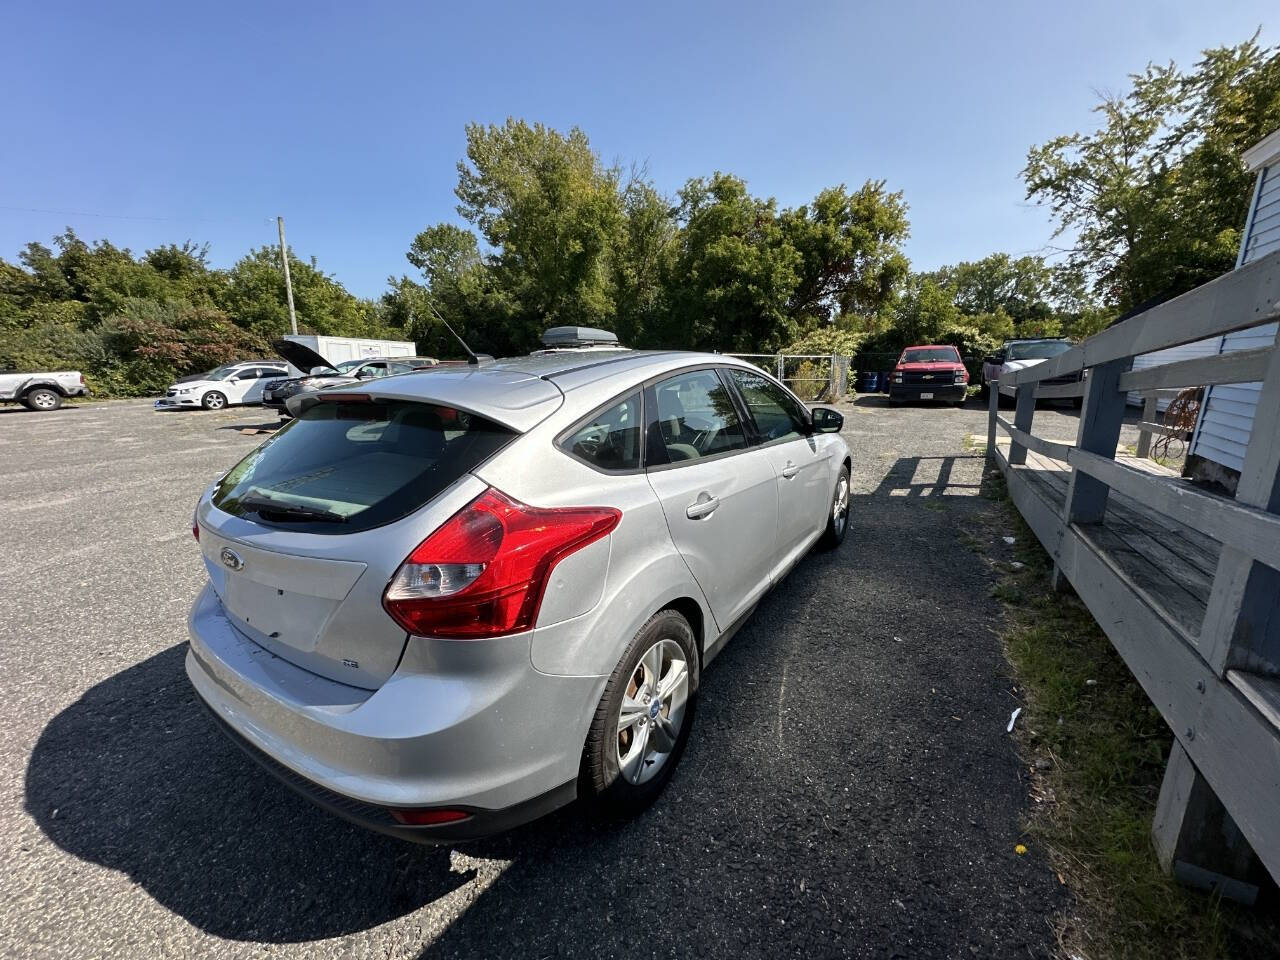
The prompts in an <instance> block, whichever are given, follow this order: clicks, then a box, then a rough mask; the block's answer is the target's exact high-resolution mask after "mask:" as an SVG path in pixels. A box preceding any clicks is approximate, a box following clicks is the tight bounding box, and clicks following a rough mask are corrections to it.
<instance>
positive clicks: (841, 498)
mask: <svg viewBox="0 0 1280 960" xmlns="http://www.w3.org/2000/svg"><path fill="white" fill-rule="evenodd" d="M831 521H832V523H833V524H835V528H836V533H837V534H842V533H844V526H845V524H846V523H848V522H849V478H848V477H845V476H841V477H840V483H839V484H837V486H836V497H835V500H833V501H832V503H831Z"/></svg>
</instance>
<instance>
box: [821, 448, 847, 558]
mask: <svg viewBox="0 0 1280 960" xmlns="http://www.w3.org/2000/svg"><path fill="white" fill-rule="evenodd" d="M842 495H843V498H844V512H843V514H840V513H837V510H836V505H837V502H838V501H839V500H840V498H841V496H842ZM848 532H849V468H848V467H847V466H844V465H843V464H842V465H841V467H840V476H839V477H837V478H836V488H835V489H834V490H833V491H831V509H830V510H829V511H828V512H827V529H825V530H823V531H822V536H821V537H819V538H818V544H817V546H818V549H819V550H834V549H835V548H836V547H838V546H840V544H842V543H844V538H845V534H847V533H848Z"/></svg>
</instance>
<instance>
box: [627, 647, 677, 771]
mask: <svg viewBox="0 0 1280 960" xmlns="http://www.w3.org/2000/svg"><path fill="white" fill-rule="evenodd" d="M688 700H689V663H688V661H687V660H686V659H685V653H684V648H683V647H681V646H680V644H678V643H677V642H676V641H674V640H659V641H658V642H657V643H655V644H654V645H653V646H651V647H650V648H649V649H648V650H646V651H645V653H644V655H643V656H642V657H641V658H640V662H639V663H637V664H636V667H635V669H634V670H633V671H632V672H631V677H630V678H629V679H628V681H627V686H626V690H625V691H624V692H623V696H622V706H621V708H619V710H618V769H619V770H620V771H621V773H622V776H623V778H624V779H625V780H626V781H627V782H628V783H632V784H639V783H644V782H645V781H647V780H650V779H652V778H653V777H655V776H657V774H658V772H659V771H660V770H661V769H662V767H663V765H664V764H665V763H666V762H667V759H668V758H669V757H670V756H671V751H672V750H674V749H675V747H676V744H677V742H678V741H679V738H680V730H681V727H682V726H683V724H684V714H685V706H686V704H687V703H688Z"/></svg>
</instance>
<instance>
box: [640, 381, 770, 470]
mask: <svg viewBox="0 0 1280 960" xmlns="http://www.w3.org/2000/svg"><path fill="white" fill-rule="evenodd" d="M649 389H650V391H651V396H652V401H653V413H652V414H651V415H648V420H649V455H650V462H651V463H654V464H662V463H681V462H684V461H688V460H699V459H702V458H704V457H713V456H716V455H717V454H721V453H728V452H729V451H731V450H741V449H743V448H744V447H746V445H747V440H746V434H744V433H743V430H742V423H741V421H740V420H739V419H738V410H737V407H735V406H734V403H733V398H732V397H731V396H730V395H729V390H728V388H727V387H726V386H725V385H724V384H723V383H722V382H721V380H720V377H719V376H718V375H717V374H716V372H715V371H714V370H695V371H694V372H692V373H682V374H680V375H679V376H675V377H672V378H671V379H669V380H663V381H662V382H661V383H659V384H657V385H656V386H654V387H650V388H649Z"/></svg>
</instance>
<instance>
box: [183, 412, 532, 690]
mask: <svg viewBox="0 0 1280 960" xmlns="http://www.w3.org/2000/svg"><path fill="white" fill-rule="evenodd" d="M517 435H518V434H517V433H516V432H515V431H512V430H510V429H508V428H506V427H503V426H501V425H499V424H496V423H493V422H492V421H488V420H485V419H484V418H481V417H479V416H470V415H464V414H462V413H460V411H458V410H457V409H456V408H450V407H444V406H442V405H439V404H426V403H418V402H410V401H400V400H393V401H386V402H376V401H373V402H371V401H369V400H368V398H364V399H361V400H359V401H357V400H356V399H355V398H353V400H352V402H327V403H322V404H319V405H317V406H315V407H314V408H312V409H309V410H307V411H306V412H305V413H304V414H303V416H302V417H301V418H299V419H298V420H295V421H293V422H292V423H290V424H289V425H288V426H286V427H285V428H283V429H282V430H280V431H279V432H278V433H277V434H276V435H275V436H274V437H272V438H271V439H270V440H268V441H267V442H266V443H265V444H263V445H262V446H261V447H259V448H258V449H257V450H255V451H254V452H253V453H251V454H250V455H249V456H248V457H246V458H245V459H244V460H242V461H241V462H240V463H239V464H237V465H236V466H235V467H233V468H232V469H231V470H230V471H229V472H228V473H227V474H226V475H225V476H224V477H223V478H222V479H221V480H219V481H218V483H216V484H215V485H214V488H213V490H212V492H211V495H210V496H208V497H205V498H202V500H201V504H200V507H199V509H198V521H199V523H200V528H201V530H200V547H201V553H202V555H203V558H204V563H205V567H206V569H207V570H208V573H209V579H210V582H211V584H212V585H213V588H214V590H215V591H216V592H217V594H218V597H219V599H220V600H221V602H222V606H223V610H224V612H225V614H226V616H227V618H228V619H229V620H230V621H231V623H232V624H233V625H234V626H235V627H236V628H237V629H238V630H240V631H241V632H242V633H244V634H245V635H246V636H248V637H249V638H250V639H252V640H254V641H255V642H256V643H258V644H259V645H260V646H262V647H264V648H265V649H266V650H268V651H270V652H271V653H274V654H275V655H277V656H280V657H283V658H285V659H287V660H289V661H291V662H293V663H296V664H297V665H299V666H301V667H303V668H304V669H307V670H310V671H312V672H314V673H318V674H320V675H322V676H325V677H328V678H330V679H333V680H337V681H339V682H342V683H348V684H352V685H355V686H361V687H365V688H367V689H376V688H377V687H379V686H381V684H382V683H384V682H386V680H387V679H388V678H389V677H390V676H391V674H392V673H393V672H394V670H395V667H396V664H397V663H398V662H399V659H400V655H401V653H402V652H403V650H404V644H405V642H406V635H405V633H404V630H403V629H401V628H400V627H399V626H398V625H397V624H396V623H395V621H393V620H392V619H391V617H390V616H389V615H388V614H387V613H386V611H385V610H383V609H382V593H383V591H384V590H385V588H386V585H387V583H388V582H389V581H390V579H391V578H392V576H393V575H394V574H395V572H396V570H397V569H398V568H399V566H400V564H401V563H402V562H403V561H404V559H405V558H406V557H407V556H408V555H409V553H410V552H412V550H413V549H414V547H416V546H417V545H418V544H419V543H421V542H422V541H423V540H424V539H426V537H427V536H429V535H430V533H431V532H432V531H433V530H435V529H436V528H437V527H438V526H440V525H441V524H443V523H444V522H445V521H446V520H447V519H448V518H449V517H451V516H452V515H453V514H454V513H456V512H457V511H458V510H460V509H461V508H462V507H463V506H465V505H466V504H467V503H468V502H470V501H471V500H472V499H474V498H475V497H477V496H478V495H479V494H480V493H482V492H483V491H484V489H485V485H484V483H483V482H482V481H480V480H479V479H477V478H476V477H475V476H474V475H473V474H472V473H471V471H472V470H473V469H475V468H476V467H478V466H479V465H480V464H481V463H483V462H484V461H485V460H487V459H488V458H489V457H490V456H492V455H493V454H494V453H495V452H497V451H498V450H500V449H502V447H504V446H506V444H507V443H509V442H511V440H513V439H514V438H515V437H516V436H517Z"/></svg>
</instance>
